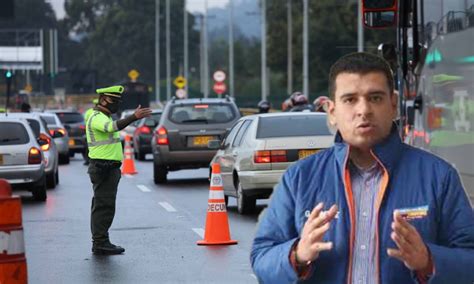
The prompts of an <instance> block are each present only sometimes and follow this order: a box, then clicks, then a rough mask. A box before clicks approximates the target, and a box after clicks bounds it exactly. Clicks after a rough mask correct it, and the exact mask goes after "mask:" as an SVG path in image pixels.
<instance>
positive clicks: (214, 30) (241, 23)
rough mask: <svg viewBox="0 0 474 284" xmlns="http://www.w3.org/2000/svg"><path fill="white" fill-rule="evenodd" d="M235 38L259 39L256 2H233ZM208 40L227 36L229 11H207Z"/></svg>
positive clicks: (248, 0) (244, 0)
mask: <svg viewBox="0 0 474 284" xmlns="http://www.w3.org/2000/svg"><path fill="white" fill-rule="evenodd" d="M233 3H234V28H235V30H234V34H235V37H236V38H238V37H247V38H251V37H256V38H259V37H260V6H259V1H257V0H233ZM208 15H209V20H208V28H209V30H208V32H209V36H210V40H213V38H220V37H225V38H227V36H228V32H227V31H228V24H229V9H228V7H227V8H211V9H209V10H208Z"/></svg>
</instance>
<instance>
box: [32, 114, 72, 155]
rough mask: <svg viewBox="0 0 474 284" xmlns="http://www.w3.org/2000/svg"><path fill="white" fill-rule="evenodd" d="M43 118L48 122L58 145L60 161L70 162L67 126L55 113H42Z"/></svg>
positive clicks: (50, 132) (51, 133)
mask: <svg viewBox="0 0 474 284" xmlns="http://www.w3.org/2000/svg"><path fill="white" fill-rule="evenodd" d="M39 115H40V116H41V118H42V119H44V121H45V122H46V124H47V126H48V129H49V134H50V135H51V136H52V137H53V139H54V143H56V146H57V147H58V152H59V162H60V163H61V164H69V135H68V133H67V131H66V128H65V127H64V125H63V124H62V123H61V120H59V117H58V116H57V115H56V114H55V113H47V112H44V113H40V114H39Z"/></svg>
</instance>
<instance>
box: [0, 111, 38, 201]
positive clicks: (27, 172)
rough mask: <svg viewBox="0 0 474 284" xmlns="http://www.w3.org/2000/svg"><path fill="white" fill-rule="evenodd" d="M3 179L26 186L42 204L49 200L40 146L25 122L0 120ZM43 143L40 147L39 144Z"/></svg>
mask: <svg viewBox="0 0 474 284" xmlns="http://www.w3.org/2000/svg"><path fill="white" fill-rule="evenodd" d="M0 133H1V136H0V178H3V179H6V180H7V181H8V182H9V183H10V184H11V185H12V186H13V187H14V188H15V187H17V186H23V187H25V188H27V189H28V190H29V191H31V192H32V193H33V197H34V199H36V200H39V201H45V200H46V174H45V171H44V169H45V163H44V156H43V153H42V151H41V144H43V143H44V141H43V142H42V141H38V140H37V139H36V136H35V134H34V132H33V130H32V129H31V127H30V125H29V124H28V121H26V120H25V119H19V118H11V117H9V116H7V117H5V116H3V117H1V118H0ZM40 142H41V143H40Z"/></svg>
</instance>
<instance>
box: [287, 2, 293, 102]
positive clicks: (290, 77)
mask: <svg viewBox="0 0 474 284" xmlns="http://www.w3.org/2000/svg"><path fill="white" fill-rule="evenodd" d="M291 1H292V0H288V2H287V6H288V10H287V20H288V47H287V49H288V50H287V52H288V56H287V59H288V63H287V64H288V66H287V76H288V79H287V84H288V85H287V93H288V95H290V94H291V93H293V15H292V11H291Z"/></svg>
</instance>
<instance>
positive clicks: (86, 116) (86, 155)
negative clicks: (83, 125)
mask: <svg viewBox="0 0 474 284" xmlns="http://www.w3.org/2000/svg"><path fill="white" fill-rule="evenodd" d="M92 103H93V104H94V105H95V106H97V105H98V104H99V99H98V98H96V99H93V100H92ZM93 112H94V108H90V109H88V110H87V111H86V112H85V113H84V121H87V120H88V119H89V117H90V116H91V114H92V113H93ZM82 156H83V157H84V166H88V165H89V148H88V147H86V148H85V149H84V152H83V153H82Z"/></svg>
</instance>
